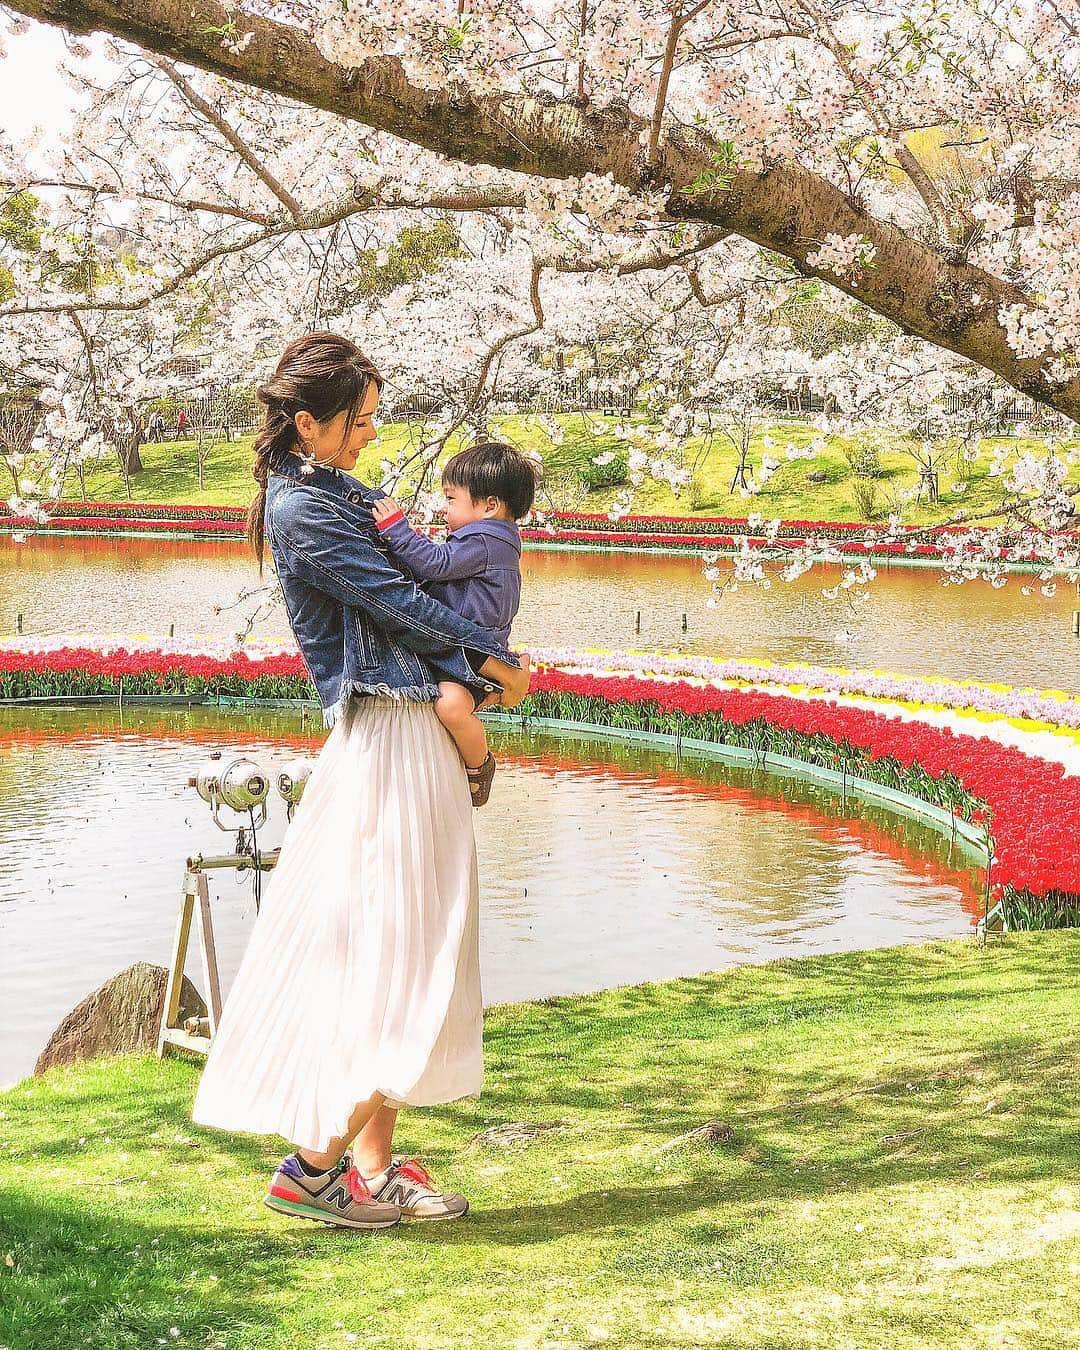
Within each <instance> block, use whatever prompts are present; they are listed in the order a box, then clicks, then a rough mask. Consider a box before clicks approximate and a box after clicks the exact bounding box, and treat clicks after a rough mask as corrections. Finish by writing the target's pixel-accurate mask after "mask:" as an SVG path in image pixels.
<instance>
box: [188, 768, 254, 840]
mask: <svg viewBox="0 0 1080 1350" xmlns="http://www.w3.org/2000/svg"><path fill="white" fill-rule="evenodd" d="M188 786H189V787H193V788H194V789H195V791H196V792H197V793H198V794H199V796H200V797H201V798H202V799H203V801H204V802H208V803H209V804H210V810H211V812H212V813H213V817H214V824H215V825H216V826H217V827H218V828H219V829H221V830H225V831H226V833H230V832H231V831H232V830H233V829H235V828H236V827H235V826H234V825H227V824H225V822H224V821H223V820H222V819H221V818H220V816H219V815H218V811H219V809H220V807H221V806H222V805H224V806H227V807H229V808H230V810H233V811H236V812H238V813H240V814H241V815H247V814H249V813H250V812H253V811H254V810H255V809H256V808H258V811H259V815H258V817H257V818H255V819H254V820H253V823H254V824H255V825H256V826H259V825H264V824H265V823H266V798H267V796H268V795H269V792H270V780H269V778H268V777H267V776H266V774H265V773H264V772H263V770H262V769H260V768H259V766H258V765H257V764H255V763H254V762H253V761H252V760H250V759H244V758H243V757H242V756H241V757H240V758H239V759H234V760H232V761H231V762H230V763H229V764H227V765H226V767H225V768H224V769H222V767H221V752H220V751H213V752H212V753H211V755H210V757H209V759H208V760H206V761H205V763H203V764H202V765H200V767H199V770H198V772H197V773H196V775H195V777H194V778H189V779H188Z"/></svg>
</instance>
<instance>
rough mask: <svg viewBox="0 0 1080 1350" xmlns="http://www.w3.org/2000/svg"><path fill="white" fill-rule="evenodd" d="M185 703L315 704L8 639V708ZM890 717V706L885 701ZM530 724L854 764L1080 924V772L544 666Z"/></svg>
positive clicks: (248, 675) (672, 681) (120, 646)
mask: <svg viewBox="0 0 1080 1350" xmlns="http://www.w3.org/2000/svg"><path fill="white" fill-rule="evenodd" d="M121 691H122V692H123V695H124V697H128V698H131V697H138V696H146V695H153V696H161V695H173V696H179V697H185V698H191V699H192V700H195V701H199V700H202V699H213V698H214V697H217V696H231V697H243V698H251V699H257V700H258V699H262V700H311V699H312V697H313V690H312V686H311V684H310V682H309V680H308V677H307V673H306V670H305V668H304V665H303V662H302V660H301V658H300V655H299V653H298V652H297V651H296V650H295V648H290V647H286V646H276V647H270V646H267V645H262V646H259V645H255V644H252V646H251V647H250V648H249V649H248V650H245V651H240V652H237V651H235V650H228V649H227V648H226V647H225V646H224V644H219V645H217V646H215V647H210V646H207V647H206V648H205V649H196V650H192V649H191V647H190V646H188V647H185V646H184V644H182V643H180V642H176V643H168V642H163V643H160V644H155V645H147V644H146V643H144V642H141V641H139V640H131V641H130V642H128V643H120V642H116V643H97V644H91V643H86V644H80V645H67V644H65V642H64V641H63V640H57V639H48V640H34V639H29V638H28V639H22V640H18V641H7V642H4V643H2V644H0V700H5V701H12V700H24V699H39V698H51V699H56V698H60V699H63V698H70V697H74V696H86V695H98V696H101V695H106V696H112V697H115V696H117V695H118V694H120V692H121ZM881 706H882V707H883V708H885V707H889V706H890V705H889V704H888V703H887V702H886V701H884V700H882V702H881ZM519 711H520V712H521V714H522V715H523V717H524V718H525V719H529V718H533V717H536V718H557V719H559V720H563V721H573V722H579V723H586V724H589V725H593V726H600V727H619V728H628V729H633V730H638V731H644V732H659V733H662V734H668V735H671V734H674V735H679V736H682V737H686V738H693V739H700V740H704V741H710V742H713V743H718V744H726V745H733V746H742V747H745V748H749V749H752V750H754V751H756V752H758V753H760V754H767V753H772V754H778V755H784V756H788V757H791V758H794V759H799V760H802V761H805V762H807V763H810V764H814V765H819V766H823V767H826V768H829V769H834V770H840V769H841V768H843V769H844V770H845V771H846V773H847V774H848V775H849V776H850V777H853V778H862V779H868V780H870V781H872V782H876V783H880V784H884V785H886V786H889V787H893V788H896V789H899V790H902V791H904V792H907V793H910V794H912V795H913V796H917V797H919V798H921V799H922V800H924V801H927V802H930V803H932V804H934V805H935V806H938V807H941V808H944V809H945V810H947V811H950V812H953V813H955V815H956V816H957V817H958V818H960V819H963V820H967V821H973V822H977V823H984V824H985V828H986V830H987V833H988V835H989V836H990V837H991V839H992V845H993V861H992V865H991V869H990V878H989V879H990V886H991V893H992V894H993V895H994V897H995V898H997V899H1000V900H1002V901H1003V902H1004V909H1005V913H1006V917H1007V920H1008V921H1009V922H1011V923H1012V924H1013V925H1014V926H1020V925H1021V924H1028V925H1030V926H1044V927H1045V926H1058V925H1064V924H1076V923H1080V850H1078V849H1077V847H1076V841H1077V839H1078V838H1080V777H1075V776H1071V775H1070V774H1069V773H1068V772H1067V771H1066V768H1065V766H1064V765H1063V764H1061V763H1057V762H1055V761H1053V760H1050V759H1046V758H1042V757H1041V756H1038V755H1035V754H1029V753H1025V752H1024V751H1022V750H1020V749H1017V748H1015V747H1014V746H1012V745H1004V744H1001V743H999V742H997V741H995V740H993V739H991V738H990V737H988V736H975V735H968V734H966V733H959V732H954V731H953V730H952V729H950V728H949V727H943V726H937V725H927V724H925V723H922V722H919V721H917V720H910V719H909V720H902V719H900V718H898V717H897V716H895V715H888V714H887V713H885V712H876V711H873V710H872V709H870V708H864V707H851V706H845V705H842V704H840V703H837V702H835V701H833V700H832V699H826V698H816V699H813V700H807V699H800V698H798V697H795V696H793V695H785V694H783V693H780V692H777V693H773V692H769V693H765V692H761V691H759V690H755V689H749V688H747V689H730V688H721V687H717V686H716V685H710V684H702V683H701V682H700V681H698V682H694V681H691V680H688V679H677V678H664V679H659V678H656V677H650V676H647V675H641V674H637V675H633V676H629V675H621V674H618V673H613V674H609V675H595V674H587V673H585V674H583V673H578V672H574V671H568V670H565V669H561V668H559V667H556V666H552V665H546V666H545V665H540V666H539V667H538V668H537V670H536V672H535V677H534V681H533V692H532V693H531V694H530V695H529V698H528V699H527V701H526V702H525V703H524V704H523V705H522V706H521V708H520V710H519Z"/></svg>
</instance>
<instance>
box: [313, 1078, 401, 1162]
mask: <svg viewBox="0 0 1080 1350" xmlns="http://www.w3.org/2000/svg"><path fill="white" fill-rule="evenodd" d="M382 1106H383V1098H382V1097H381V1096H380V1095H379V1094H378V1093H376V1094H375V1096H374V1097H369V1098H368V1100H367V1101H366V1102H360V1103H359V1105H358V1106H357V1107H356V1109H355V1110H354V1111H353V1113H352V1115H351V1116H350V1117H349V1123H348V1125H347V1126H346V1127H345V1133H344V1134H343V1135H339V1136H337V1137H336V1138H334V1139H331V1140H330V1143H329V1145H328V1146H327V1148H326V1149H325V1150H324V1151H323V1152H322V1153H319V1152H318V1151H317V1150H315V1149H313V1148H298V1149H297V1150H296V1152H297V1153H298V1154H299V1156H300V1157H301V1158H302V1159H303V1160H304V1162H306V1163H307V1164H308V1166H309V1167H316V1168H318V1169H319V1170H320V1171H325V1170H326V1169H327V1168H330V1167H333V1166H334V1164H335V1163H336V1162H337V1161H338V1159H339V1158H340V1157H341V1155H342V1154H343V1153H344V1152H345V1149H346V1148H347V1147H348V1144H349V1140H350V1139H352V1138H353V1137H354V1136H355V1135H356V1134H357V1132H358V1131H359V1132H361V1133H362V1132H363V1130H364V1128H365V1127H366V1126H367V1124H368V1122H369V1121H371V1120H372V1119H373V1118H376V1117H378V1116H379V1115H380V1114H381V1109H380V1108H382ZM391 1115H392V1116H394V1117H396V1116H397V1112H396V1111H393V1112H391ZM393 1132H394V1126H393V1123H392V1122H391V1125H390V1133H391V1135H392V1134H393ZM388 1156H389V1155H388ZM381 1165H382V1166H385V1163H384V1164H381ZM360 1170H361V1172H362V1171H363V1168H361V1169H360ZM376 1170H378V1169H376Z"/></svg>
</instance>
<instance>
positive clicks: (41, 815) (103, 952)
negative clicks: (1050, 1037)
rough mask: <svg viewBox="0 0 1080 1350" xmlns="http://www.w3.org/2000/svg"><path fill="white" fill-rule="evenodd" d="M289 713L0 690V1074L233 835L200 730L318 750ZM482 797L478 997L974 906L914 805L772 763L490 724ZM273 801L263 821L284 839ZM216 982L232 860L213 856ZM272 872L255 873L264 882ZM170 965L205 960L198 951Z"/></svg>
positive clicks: (159, 919)
mask: <svg viewBox="0 0 1080 1350" xmlns="http://www.w3.org/2000/svg"><path fill="white" fill-rule="evenodd" d="M322 741H323V733H322V731H321V729H316V728H315V727H313V726H312V723H311V720H310V719H308V720H307V721H306V722H304V721H302V720H301V718H300V716H299V715H298V714H291V713H290V714H279V713H271V712H266V711H262V712H258V713H250V712H249V713H240V712H235V713H228V714H226V713H222V712H215V711H213V710H209V709H183V710H172V709H165V710H162V709H145V708H143V709H138V708H136V709H133V710H132V709H125V710H124V711H123V712H120V711H119V710H117V709H115V708H108V709H91V710H87V709H42V708H37V709H14V708H7V709H0V1025H2V1026H3V1028H4V1036H3V1038H0V1084H5V1083H9V1082H11V1081H12V1080H14V1079H16V1078H18V1077H20V1076H22V1075H24V1074H27V1073H29V1072H31V1071H32V1069H33V1065H34V1061H35V1059H36V1057H37V1055H38V1054H39V1052H40V1051H41V1049H42V1048H43V1046H44V1044H45V1042H46V1040H47V1039H48V1037H49V1035H50V1033H51V1032H52V1031H53V1029H54V1028H55V1026H56V1024H57V1023H58V1022H59V1021H60V1019H61V1018H62V1017H63V1016H64V1014H65V1013H67V1012H68V1011H69V1010H70V1009H71V1008H72V1007H73V1006H74V1005H75V1004H76V1003H77V1002H78V1001H79V1000H80V999H81V998H83V997H84V996H85V995H86V994H88V993H90V992H91V991H92V990H93V989H94V988H96V987H97V986H98V985H99V984H101V983H102V982H103V981H104V980H105V979H107V978H108V977H109V976H111V975H113V974H115V973H116V972H117V971H119V970H121V969H123V968H124V967H125V966H127V965H129V964H130V963H131V962H133V961H139V960H146V961H152V962H157V963H159V964H162V965H164V964H166V963H167V961H168V958H169V953H170V947H171V942H172V936H173V929H174V925H175V920H176V911H177V903H178V899H179V892H180V885H181V881H182V878H183V870H184V860H185V858H186V857H188V856H189V855H191V854H193V853H196V852H203V853H204V854H213V853H219V852H220V853H224V852H228V851H230V849H231V846H232V840H231V837H229V836H226V835H225V834H222V833H220V832H219V831H217V830H216V829H215V828H214V826H213V825H212V823H211V820H210V816H209V811H208V809H207V808H206V807H205V805H204V804H203V803H202V801H201V800H199V798H197V797H196V795H195V793H194V792H193V791H192V790H191V789H190V788H188V787H187V786H186V780H187V777H188V775H189V774H191V773H193V772H194V770H195V768H196V767H197V765H198V764H199V763H200V762H201V760H202V759H203V758H204V757H205V755H206V754H207V753H208V752H209V751H210V750H212V749H215V748H216V749H221V750H222V752H223V753H224V754H226V755H228V754H234V753H235V754H239V753H245V754H249V755H251V757H253V758H254V759H255V760H256V761H257V762H259V763H260V764H262V765H264V766H265V767H267V768H269V769H274V768H275V767H277V766H279V765H280V764H281V763H282V762H283V761H284V760H286V759H288V758H290V757H292V756H293V755H295V754H296V753H298V752H304V753H315V752H316V751H317V749H318V747H319V746H320V744H321V743H322ZM493 742H494V747H495V750H496V754H497V755H498V756H499V759H500V765H501V767H500V772H499V775H498V777H497V778H496V782H495V788H494V791H493V794H492V798H491V802H490V804H489V805H488V806H487V807H486V808H484V810H483V811H480V812H477V814H476V830H477V840H478V848H479V857H480V876H481V896H482V900H481V945H482V968H483V978H484V993H485V1000H486V1002H488V1003H491V1002H502V1001H506V1000H515V999H526V998H535V997H539V996H542V995H547V994H561V993H573V992H583V991H587V990H593V989H598V988H603V987H607V986H612V985H617V984H625V983H631V982H637V981H641V980H646V979H663V978H667V977H671V976H677V975H691V974H697V973H700V972H702V971H706V970H716V969H721V968H724V967H727V966H732V965H737V964H741V963H745V962H757V961H766V960H770V959H772V958H774V957H780V956H795V955H803V954H808V953H813V952H830V951H839V950H846V949H857V948H867V947H877V946H887V945H892V944H897V943H904V942H918V941H924V940H926V939H929V938H937V937H946V936H956V935H960V934H963V933H967V932H969V931H970V930H971V924H972V921H973V917H974V916H975V915H976V914H977V913H978V912H979V905H980V897H981V890H980V874H979V872H978V870H977V869H976V868H975V867H974V866H973V865H971V864H970V863H969V862H968V861H967V859H966V857H965V856H963V855H960V854H957V855H956V856H953V857H951V858H950V850H949V848H948V845H947V844H946V843H944V842H943V841H942V840H941V839H940V838H939V837H938V836H937V835H936V834H934V833H933V832H931V831H930V830H928V829H927V828H926V827H923V826H919V825H916V824H912V823H910V822H904V821H899V820H897V819H895V818H893V817H891V816H890V815H889V814H888V813H886V812H884V811H883V810H881V809H880V808H873V807H868V806H860V805H859V804H857V803H851V802H849V803H848V805H847V808H846V817H847V818H845V812H844V809H843V808H842V807H841V804H840V802H839V801H838V800H837V799H836V798H834V797H832V796H831V795H830V794H828V793H827V792H825V790H824V789H817V788H813V787H810V786H807V785H804V784H798V783H795V782H792V781H790V780H783V779H778V778H773V777H770V776H766V775H762V774H760V773H758V772H755V771H750V770H746V769H741V768H732V767H728V766H722V765H718V764H712V763H706V762H699V763H694V764H690V763H687V762H685V761H684V762H683V763H682V764H681V765H679V766H677V765H676V763H675V761H674V758H673V756H672V755H671V754H669V753H667V752H661V751H649V750H643V749H641V748H639V747H630V746H620V745H617V744H612V743H610V742H602V741H578V740H562V739H556V738H554V737H552V736H550V735H540V734H534V735H529V736H523V735H521V734H520V733H508V732H502V731H498V732H495V733H494V735H493ZM284 828H285V816H284V808H283V807H282V806H281V804H280V802H275V803H273V805H272V807H271V816H270V821H269V823H268V825H267V826H266V828H265V829H264V830H263V831H262V833H261V843H262V845H263V847H265V848H272V847H275V846H276V845H277V844H278V843H280V841H281V838H282V834H283V832H284ZM211 893H212V895H213V896H214V921H215V925H216V928H217V937H218V952H219V957H220V964H221V970H222V976H223V988H224V990H225V991H226V993H227V990H228V987H229V984H230V982H231V980H232V978H233V975H234V973H235V970H236V967H237V964H238V962H239V959H240V955H241V953H242V950H243V946H244V943H245V941H246V939H247V935H248V933H249V932H250V927H251V923H252V921H253V918H254V903H253V900H252V894H251V883H250V880H247V881H239V880H238V878H237V877H236V876H235V874H229V873H217V874H211ZM270 894H271V895H272V892H270ZM188 974H189V976H191V977H192V978H193V979H194V980H195V983H196V984H197V985H198V984H200V982H201V980H200V977H199V975H198V962H197V959H196V956H195V953H194V950H193V951H192V955H191V960H190V961H189V967H188Z"/></svg>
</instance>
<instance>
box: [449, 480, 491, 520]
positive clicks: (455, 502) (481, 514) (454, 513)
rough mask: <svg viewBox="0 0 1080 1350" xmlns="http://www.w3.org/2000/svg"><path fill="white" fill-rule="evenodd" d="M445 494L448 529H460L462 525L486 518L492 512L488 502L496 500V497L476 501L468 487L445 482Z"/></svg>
mask: <svg viewBox="0 0 1080 1350" xmlns="http://www.w3.org/2000/svg"><path fill="white" fill-rule="evenodd" d="M443 495H444V496H445V497H446V528H447V529H448V530H451V531H453V530H460V529H461V527H462V525H471V524H472V522H473V521H474V520H486V519H487V518H488V517H489V516H490V515H491V514H492V512H491V510H490V509H489V506H488V503H489V502H494V501H495V498H494V497H488V498H486V499H484V500H481V501H478V502H474V501H473V499H472V497H471V496H470V495H469V490H468V488H463V487H451V486H450V485H449V484H448V483H444V484H443Z"/></svg>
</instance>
